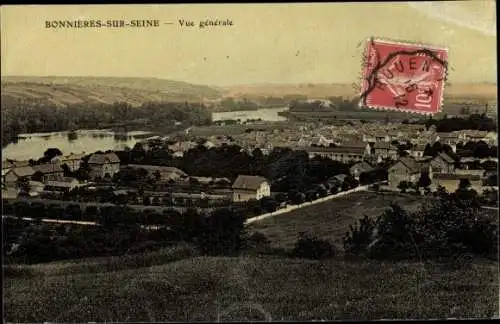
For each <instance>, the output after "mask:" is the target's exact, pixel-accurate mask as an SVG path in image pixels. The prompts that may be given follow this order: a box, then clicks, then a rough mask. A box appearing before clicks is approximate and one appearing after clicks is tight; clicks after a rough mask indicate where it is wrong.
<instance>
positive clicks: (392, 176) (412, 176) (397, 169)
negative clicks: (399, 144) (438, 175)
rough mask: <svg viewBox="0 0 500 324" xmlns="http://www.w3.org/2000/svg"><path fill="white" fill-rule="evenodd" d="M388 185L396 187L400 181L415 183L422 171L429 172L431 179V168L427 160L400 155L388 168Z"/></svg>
mask: <svg viewBox="0 0 500 324" xmlns="http://www.w3.org/2000/svg"><path fill="white" fill-rule="evenodd" d="M387 171H388V178H389V179H388V180H389V186H391V187H397V186H398V185H399V183H400V182H401V181H407V182H412V183H415V182H417V181H418V180H419V179H420V175H421V174H422V173H423V172H427V173H429V177H430V178H431V179H432V169H431V166H430V164H429V163H428V162H420V161H417V160H415V159H414V158H412V157H410V156H405V157H401V158H400V159H399V160H398V161H397V162H396V163H394V164H393V165H392V166H391V167H389V168H388V170H387Z"/></svg>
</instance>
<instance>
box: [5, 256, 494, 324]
mask: <svg viewBox="0 0 500 324" xmlns="http://www.w3.org/2000/svg"><path fill="white" fill-rule="evenodd" d="M139 257H140V256H139ZM64 263H66V264H67V262H64ZM54 267H55V268H56V269H57V268H58V267H57V263H56V264H47V265H38V266H30V267H27V268H32V269H33V270H34V272H35V273H34V274H33V276H28V277H17V278H8V277H6V278H5V279H6V280H5V282H4V297H5V299H4V300H5V308H4V309H5V319H6V320H7V321H10V322H32V321H36V322H41V321H51V322H54V321H58V322H66V321H71V322H81V321H84V322H90V321H95V322H103V321H115V322H117V321H148V322H149V321H152V322H156V321H214V322H215V321H228V320H229V321H248V320H261V321H262V320H267V321H271V320H272V321H276V320H304V321H310V320H322V319H326V320H339V319H340V320H353V319H354V320H373V319H384V318H385V319H389V318H390V319H396V318H404V319H430V318H450V317H455V318H476V317H481V318H492V317H498V303H497V302H496V300H497V299H496V298H495V296H497V295H498V288H497V287H498V278H497V276H496V273H497V269H496V265H495V263H494V262H484V261H479V262H475V261H474V264H468V265H464V264H460V265H459V266H455V267H450V266H449V265H442V264H441V265H440V264H436V263H420V262H377V261H360V262H355V261H343V260H328V261H322V262H319V261H312V260H304V259H290V258H286V257H250V256H247V257H243V256H242V257H234V258H228V257H195V258H189V259H184V260H180V261H176V262H172V263H167V264H163V265H155V266H152V267H146V268H136V269H121V270H118V271H106V270H104V269H103V271H102V272H96V273H94V272H92V273H88V272H87V271H86V270H85V267H84V266H82V267H81V271H80V272H75V271H68V273H61V270H59V271H54V272H53V273H51V271H50V270H51V268H54ZM59 268H61V267H59ZM68 270H71V269H68ZM47 305H50V307H47Z"/></svg>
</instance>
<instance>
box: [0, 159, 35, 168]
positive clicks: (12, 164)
mask: <svg viewBox="0 0 500 324" xmlns="http://www.w3.org/2000/svg"><path fill="white" fill-rule="evenodd" d="M27 166H30V162H29V161H26V160H22V161H16V160H9V159H7V160H5V161H3V162H2V169H4V168H21V167H27Z"/></svg>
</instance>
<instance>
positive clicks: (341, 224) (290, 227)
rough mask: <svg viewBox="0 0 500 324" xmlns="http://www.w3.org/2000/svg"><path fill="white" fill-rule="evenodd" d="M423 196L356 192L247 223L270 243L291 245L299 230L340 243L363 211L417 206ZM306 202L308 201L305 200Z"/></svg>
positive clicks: (291, 246) (380, 210)
mask: <svg viewBox="0 0 500 324" xmlns="http://www.w3.org/2000/svg"><path fill="white" fill-rule="evenodd" d="M423 201H424V200H423V198H422V197H419V196H412V195H402V194H399V193H392V192H388V193H377V192H356V193H352V194H350V195H348V196H346V197H341V198H337V199H333V200H329V201H326V202H324V203H320V204H315V205H311V206H306V207H304V208H300V209H296V210H293V211H291V212H289V213H285V214H281V215H277V216H275V217H271V218H267V219H264V220H262V221H259V222H255V223H252V224H250V226H249V230H251V231H259V232H261V233H263V234H265V235H266V236H267V237H268V238H269V239H270V240H271V244H272V246H273V247H277V248H284V249H287V250H288V249H291V248H293V246H294V244H295V242H296V241H297V237H298V233H299V232H309V233H311V234H314V236H316V237H318V238H323V239H328V240H330V241H331V242H332V243H334V244H335V245H336V246H337V247H339V248H341V247H342V238H343V236H344V234H345V232H347V231H348V230H349V225H351V224H354V223H355V222H356V221H357V220H358V219H361V218H363V217H364V215H368V216H373V217H376V216H378V215H380V214H381V213H382V212H383V211H384V210H385V209H387V208H389V207H390V205H391V203H397V204H400V205H401V206H403V207H404V208H406V209H409V210H410V209H414V208H418V206H420V205H421V204H422V203H423ZM306 204H307V203H306Z"/></svg>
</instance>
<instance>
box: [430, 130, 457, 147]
mask: <svg viewBox="0 0 500 324" xmlns="http://www.w3.org/2000/svg"><path fill="white" fill-rule="evenodd" d="M435 141H436V142H439V143H441V144H447V145H456V144H458V143H459V142H460V136H459V135H458V134H456V133H436V139H435Z"/></svg>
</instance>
